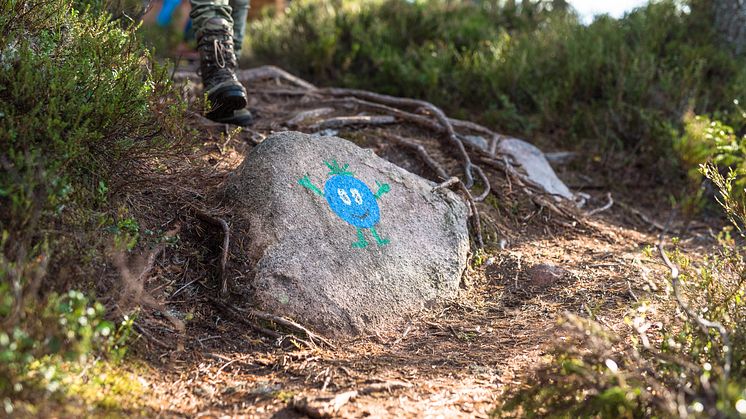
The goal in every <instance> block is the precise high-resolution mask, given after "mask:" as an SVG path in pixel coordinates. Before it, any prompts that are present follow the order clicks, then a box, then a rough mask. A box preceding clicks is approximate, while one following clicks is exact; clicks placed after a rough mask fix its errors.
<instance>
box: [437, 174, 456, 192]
mask: <svg viewBox="0 0 746 419" xmlns="http://www.w3.org/2000/svg"><path fill="white" fill-rule="evenodd" d="M459 182H460V180H459V178H457V177H456V176H454V177H452V178H450V179H448V180H447V181H445V182H443V183H440V184H438V185H435V186H433V188H432V189H430V192H432V193H435V192H438V191H439V190H441V189H446V188H450V187H451V186H453V185H455V184H457V183H459Z"/></svg>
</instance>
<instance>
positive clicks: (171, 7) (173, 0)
mask: <svg viewBox="0 0 746 419" xmlns="http://www.w3.org/2000/svg"><path fill="white" fill-rule="evenodd" d="M179 3H181V0H163V6H162V7H161V11H160V12H158V17H156V19H155V21H156V22H157V23H158V26H168V25H170V24H171V18H173V16H174V12H175V11H176V8H177V7H179Z"/></svg>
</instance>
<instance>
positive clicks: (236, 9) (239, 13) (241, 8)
mask: <svg viewBox="0 0 746 419" xmlns="http://www.w3.org/2000/svg"><path fill="white" fill-rule="evenodd" d="M230 6H231V10H232V12H231V14H232V17H233V45H234V47H235V49H236V57H238V58H240V57H241V47H243V39H244V34H245V33H246V19H247V18H248V16H249V0H230Z"/></svg>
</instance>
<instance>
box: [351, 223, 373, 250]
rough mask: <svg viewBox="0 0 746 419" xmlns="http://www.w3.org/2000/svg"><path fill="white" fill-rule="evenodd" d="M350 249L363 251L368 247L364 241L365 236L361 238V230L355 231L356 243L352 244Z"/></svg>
mask: <svg viewBox="0 0 746 419" xmlns="http://www.w3.org/2000/svg"><path fill="white" fill-rule="evenodd" d="M374 237H375V236H374ZM352 247H355V248H357V249H365V248H366V247H368V242H367V241H366V240H365V236H363V230H362V229H359V228H358V229H357V241H356V242H355V243H352Z"/></svg>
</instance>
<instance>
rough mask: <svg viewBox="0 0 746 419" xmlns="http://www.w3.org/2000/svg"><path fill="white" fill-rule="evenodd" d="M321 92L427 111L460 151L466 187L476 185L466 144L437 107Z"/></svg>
mask: <svg viewBox="0 0 746 419" xmlns="http://www.w3.org/2000/svg"><path fill="white" fill-rule="evenodd" d="M320 91H321V93H325V94H329V95H330V96H334V97H345V96H352V97H358V98H362V99H366V100H369V101H372V102H378V103H383V104H385V105H389V106H405V107H406V106H409V107H415V108H424V109H426V110H427V111H428V112H429V113H431V114H432V115H433V116H434V117H435V119H436V120H438V122H439V123H440V124H441V126H442V127H443V128H444V129H445V131H446V133H447V137H448V140H449V141H450V142H451V145H453V146H454V147H455V148H456V150H458V154H459V157H460V159H461V160H462V164H463V166H464V176H465V179H466V180H465V181H464V183H465V184H466V187H467V188H471V187H472V186H473V185H474V175H473V173H472V172H473V171H474V167H473V164H472V162H471V157H470V156H469V153H467V151H466V148H465V147H464V143H463V142H462V141H461V139H460V138H459V137H458V135H456V131H455V130H454V129H453V125H452V124H451V122H450V121H449V120H448V117H447V116H446V115H445V113H443V111H442V110H441V109H440V108H438V107H437V106H435V105H433V104H432V103H430V102H425V101H424V100H418V99H409V98H400V97H396V96H389V95H383V94H379V93H373V92H368V91H365V90H355V89H341V88H327V89H321V90H320Z"/></svg>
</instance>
